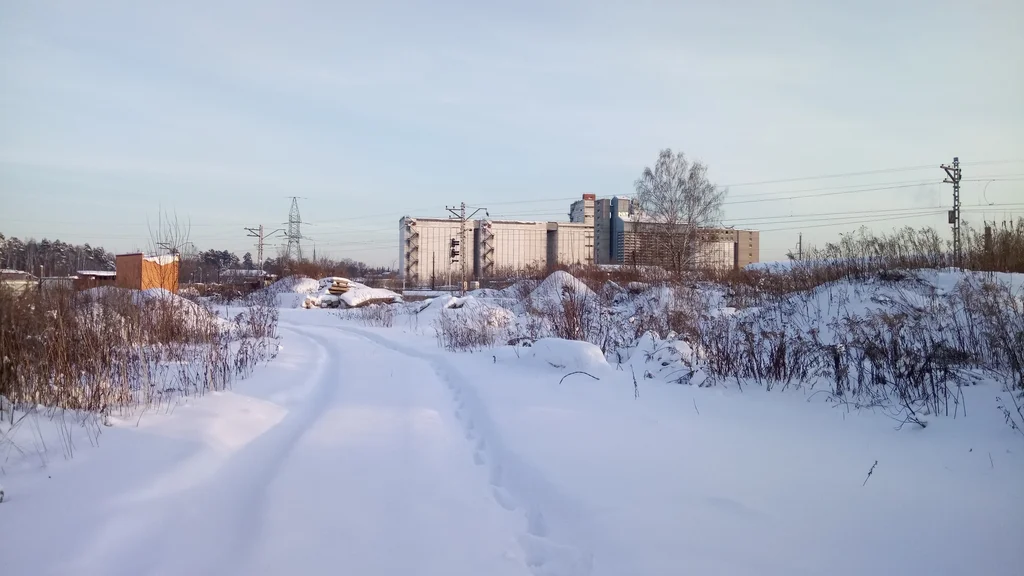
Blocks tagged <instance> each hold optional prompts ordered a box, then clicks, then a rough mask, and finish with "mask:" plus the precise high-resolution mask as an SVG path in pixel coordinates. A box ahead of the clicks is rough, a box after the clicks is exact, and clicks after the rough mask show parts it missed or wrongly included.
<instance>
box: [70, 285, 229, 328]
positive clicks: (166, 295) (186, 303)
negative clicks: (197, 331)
mask: <svg viewBox="0 0 1024 576" xmlns="http://www.w3.org/2000/svg"><path fill="white" fill-rule="evenodd" d="M81 295H82V296H83V297H85V298H88V299H90V300H99V299H102V298H119V297H126V298H130V299H131V301H132V302H133V303H134V304H135V305H136V306H142V305H143V304H147V303H157V304H158V305H159V306H161V307H162V306H168V307H171V308H173V309H174V310H175V311H176V313H177V314H179V315H180V316H181V317H182V318H184V320H185V321H186V322H188V323H191V324H194V325H202V324H206V323H210V322H213V323H216V324H217V325H218V326H222V327H224V326H228V325H230V324H231V322H230V321H228V320H226V319H224V318H221V317H220V316H218V315H217V314H216V313H214V312H212V311H211V310H209V309H207V308H204V307H203V306H200V305H199V304H196V303H195V302H192V301H191V300H189V299H187V298H182V297H181V296H179V295H177V294H175V293H173V292H171V291H169V290H167V289H164V288H150V289H148V290H131V289H128V288H118V287H115V286H99V287H96V288H89V289H88V290H83V291H82V292H81Z"/></svg>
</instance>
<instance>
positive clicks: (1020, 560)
mask: <svg viewBox="0 0 1024 576" xmlns="http://www.w3.org/2000/svg"><path fill="white" fill-rule="evenodd" d="M435 308H437V309H438V310H440V309H442V308H441V307H440V306H438V307H435ZM281 326H282V333H283V342H282V344H283V349H282V351H281V353H280V355H279V356H278V358H277V359H276V360H275V361H274V362H272V363H271V364H270V365H268V366H266V367H262V368H258V369H257V371H256V372H255V373H254V374H253V376H252V377H251V378H250V379H247V380H245V381H242V382H240V383H239V384H238V385H237V387H236V389H235V390H233V391H231V392H225V393H218V394H210V395H207V396H206V397H203V398H199V399H195V400H189V401H188V403H187V404H185V405H182V406H179V407H177V408H176V409H175V410H174V411H173V412H171V413H160V414H145V415H142V417H141V419H140V418H139V415H137V414H136V415H133V416H132V417H131V418H128V417H124V418H123V419H119V420H116V421H114V422H113V424H114V426H112V427H106V428H104V429H103V433H102V435H101V436H100V438H99V443H98V447H96V448H93V447H90V446H89V442H88V441H87V440H85V439H84V436H81V434H84V432H81V431H79V435H80V437H79V443H80V446H79V449H78V450H77V452H76V455H75V457H74V459H71V460H65V459H63V458H61V457H60V455H59V448H58V449H57V450H58V454H56V455H53V454H51V453H47V452H43V451H42V448H41V444H40V443H39V440H41V439H46V438H47V435H49V434H50V432H49V431H50V430H51V428H53V427H52V426H48V423H47V422H45V421H41V422H39V427H38V428H29V427H24V428H20V429H19V432H18V433H17V434H16V435H15V440H16V441H17V442H18V443H19V448H20V452H19V451H17V450H13V449H11V448H10V447H8V448H7V449H6V453H5V454H2V455H0V458H3V460H0V462H3V463H4V464H3V466H4V471H3V475H2V476H0V480H2V483H3V484H4V487H5V490H6V499H5V501H4V502H3V503H2V504H0V573H2V574H4V575H5V576H6V575H8V574H10V575H21V574H32V575H35V574H39V575H46V574H103V575H119V574H123V575H133V576H134V575H146V574H151V575H163V574H166V575H172V574H173V575H177V574H218V575H221V574H237V575H249V574H325V573H332V574H333V573H344V574H375V575H386V576H391V575H393V576H405V575H410V574H423V575H434V574H437V575H445V576H456V575H466V576H470V575H472V576H477V575H503V574H509V575H517V574H518V575H551V576H554V575H559V576H582V575H595V576H623V575H650V576H661V575H666V576H667V575H676V574H759V575H787V576H788V575H794V574H809V575H810V574H814V575H817V574H833V575H843V574H849V575H855V574H856V575H860V574H868V573H871V574H910V573H914V574H917V573H921V574H929V575H936V574H964V575H968V574H970V575H974V574H986V575H1002V574H1005V575H1019V574H1021V570H1022V567H1024V548H1022V547H1021V546H1020V542H1021V535H1022V534H1024V437H1022V436H1021V435H1020V434H1017V433H1015V432H1014V431H1013V430H1011V429H1010V428H1009V427H1008V426H1007V425H1006V424H1005V423H1004V422H1003V421H1002V415H1001V414H1000V413H999V412H998V411H997V410H996V397H997V396H999V395H1000V394H1001V392H1000V391H999V390H998V389H997V387H995V386H989V385H980V386H975V387H971V388H968V389H966V390H965V398H966V401H967V410H968V416H967V417H966V418H963V417H959V418H956V419H953V418H936V419H934V420H933V421H932V422H931V423H930V425H929V426H928V427H927V428H926V429H918V428H916V427H911V426H905V427H903V428H902V429H901V430H899V431H897V430H895V429H894V427H895V426H894V423H893V421H892V420H891V419H889V418H888V417H887V416H885V415H883V414H881V413H874V412H871V411H851V410H847V409H846V408H841V407H835V406H833V405H832V404H829V403H826V402H825V401H824V399H823V398H822V396H812V395H805V394H803V393H801V392H792V393H778V392H773V393H766V392H763V391H761V390H760V389H757V388H747V389H746V390H745V391H744V392H742V393H741V392H739V391H738V390H737V389H736V388H735V387H734V386H729V385H724V386H717V387H714V388H696V387H691V386H680V385H674V384H665V383H655V382H654V381H652V380H647V379H645V378H643V377H642V376H641V375H640V372H641V370H642V366H641V365H640V364H637V365H636V366H635V370H636V371H637V375H638V386H637V387H636V388H634V385H633V379H632V376H631V374H630V365H629V364H627V365H625V366H624V367H623V370H617V369H615V368H613V367H612V366H609V365H608V364H607V363H605V361H604V358H603V356H602V355H601V354H600V352H599V351H596V350H595V349H593V348H588V346H589V345H586V344H581V343H566V342H562V341H551V340H549V341H544V342H543V343H540V345H539V346H536V347H535V348H534V349H532V350H531V349H513V348H510V347H502V348H497V349H494V350H490V351H485V352H478V353H474V354H467V353H463V354H452V353H447V352H444V351H441V350H439V349H438V348H437V345H436V341H435V339H434V337H433V333H432V332H433V331H432V329H431V328H430V324H429V322H424V321H418V322H416V323H413V322H412V321H411V319H410V318H408V317H399V318H397V319H396V320H395V324H394V326H393V327H391V328H379V329H369V328H363V327H360V326H359V325H357V324H356V323H355V322H351V321H341V320H339V319H338V318H337V317H336V316H335V315H334V314H332V313H329V312H327V311H324V310H302V309H297V310H296V309H292V310H282V311H281ZM637 361H639V360H637ZM552 364H559V365H560V366H564V367H562V368H556V367H554V366H552ZM572 370H585V371H587V372H588V373H590V374H592V375H593V376H596V377H597V378H599V380H593V379H592V378H591V377H589V376H587V375H583V374H576V375H572V376H568V377H566V378H565V379H564V381H562V378H563V376H565V375H566V374H567V373H568V372H570V371H572ZM637 393H638V396H637ZM49 441H50V443H51V444H49V445H52V444H56V443H57V441H56V440H54V439H53V438H49ZM47 455H49V456H48V457H47V458H46V461H47V464H46V466H41V463H42V462H43V457H44V456H47ZM876 461H877V464H875V462H876ZM872 468H873V472H872V473H871V475H870V477H868V471H869V470H871V469H872Z"/></svg>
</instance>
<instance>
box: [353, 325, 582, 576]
mask: <svg viewBox="0 0 1024 576" xmlns="http://www.w3.org/2000/svg"><path fill="white" fill-rule="evenodd" d="M343 330H344V331H347V332H349V333H351V334H355V335H358V336H360V337H362V338H363V339H365V340H368V341H370V342H372V343H374V344H376V345H379V346H382V347H384V348H387V349H389V350H393V351H395V352H399V353H401V354H404V355H406V356H411V357H414V358H418V359H420V360H425V361H427V362H428V363H429V364H430V366H431V368H433V370H434V372H435V373H436V374H437V376H438V377H439V378H440V379H441V380H442V381H443V382H445V384H446V386H447V388H448V391H449V393H450V397H451V400H452V402H453V404H454V412H455V417H456V419H457V420H458V421H459V423H460V424H461V426H462V429H463V432H464V433H465V437H466V440H467V441H468V442H470V443H471V445H472V447H473V462H474V464H476V465H478V466H484V467H486V469H487V478H488V482H489V483H490V487H491V492H492V496H493V497H494V500H495V501H496V502H497V503H498V505H499V506H501V507H502V508H504V509H505V510H507V511H509V512H518V513H521V514H522V515H523V518H524V520H525V523H526V531H525V533H524V534H522V535H520V537H519V545H520V547H521V548H522V551H523V554H524V560H525V562H526V565H527V566H528V567H529V569H530V570H531V572H533V574H535V575H536V576H590V575H591V574H592V572H593V568H594V557H593V553H592V552H590V551H587V550H584V549H581V548H579V547H577V546H572V545H567V544H564V543H561V542H559V541H558V540H557V539H556V538H554V537H553V536H552V534H551V532H552V531H551V530H549V526H548V519H547V515H546V514H545V510H549V509H552V508H556V507H558V508H564V507H565V506H566V502H567V500H568V499H567V498H565V497H564V496H562V495H560V494H559V493H558V491H557V489H555V488H554V487H553V486H551V485H550V484H549V483H548V482H547V481H546V480H545V479H544V478H543V477H542V476H541V475H540V474H539V473H538V472H537V471H535V470H533V469H532V468H530V467H529V466H528V465H526V464H525V463H524V462H522V461H521V460H520V459H519V458H518V457H516V456H515V455H514V454H512V453H511V452H509V451H508V450H507V449H506V448H505V446H504V443H503V442H502V440H501V437H500V434H499V433H498V431H497V429H496V427H495V425H494V423H493V421H492V420H491V419H490V417H489V415H488V412H487V409H486V407H485V406H484V405H483V403H482V401H481V400H480V398H479V397H478V396H477V394H476V391H475V390H474V388H473V386H472V385H470V384H468V383H467V382H466V381H465V380H464V379H463V377H462V375H461V374H460V373H459V372H458V371H457V370H456V369H455V368H454V367H453V366H452V365H451V364H450V363H449V362H448V361H447V360H445V359H444V358H440V357H437V356H433V355H430V354H424V353H422V352H419V351H417V350H414V349H409V348H406V347H404V346H402V345H400V344H397V343H394V342H391V341H390V340H387V339H386V338H384V337H382V336H380V335H378V334H374V333H372V332H368V331H364V330H360V329H357V328H352V327H348V326H345V327H343ZM575 520H576V521H577V522H584V521H583V520H582V519H581V518H580V517H579V515H578V513H576V518H575Z"/></svg>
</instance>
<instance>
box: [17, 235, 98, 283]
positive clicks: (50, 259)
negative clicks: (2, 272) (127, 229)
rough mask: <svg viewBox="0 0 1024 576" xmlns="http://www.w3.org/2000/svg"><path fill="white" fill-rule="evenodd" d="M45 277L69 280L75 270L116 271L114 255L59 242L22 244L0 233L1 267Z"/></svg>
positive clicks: (29, 241) (87, 245) (27, 242)
mask: <svg viewBox="0 0 1024 576" xmlns="http://www.w3.org/2000/svg"><path fill="white" fill-rule="evenodd" d="M40 266H42V267H43V274H44V275H46V276H66V275H69V274H74V273H75V271H76V270H113V269H114V255H113V254H112V253H110V252H107V251H106V250H104V249H103V248H102V247H100V246H96V247H93V246H90V245H89V244H82V245H75V244H68V243H67V242H61V241H60V240H53V241H51V240H47V239H46V238H44V239H42V240H39V241H36V240H34V239H30V240H27V241H23V240H21V239H19V238H15V237H12V238H7V237H6V236H4V235H3V233H0V267H2V268H8V269H14V270H24V271H26V272H31V273H33V274H36V275H38V274H39V267H40Z"/></svg>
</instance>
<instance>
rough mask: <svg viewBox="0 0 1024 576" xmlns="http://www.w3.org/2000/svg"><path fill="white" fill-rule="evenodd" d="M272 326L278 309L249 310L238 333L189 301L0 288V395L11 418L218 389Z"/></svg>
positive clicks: (260, 353)
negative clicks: (30, 411)
mask: <svg viewBox="0 0 1024 576" xmlns="http://www.w3.org/2000/svg"><path fill="white" fill-rule="evenodd" d="M276 322H277V315H276V309H275V310H273V311H270V310H268V309H266V308H254V309H251V310H250V312H249V316H248V319H247V323H246V325H245V326H241V327H238V328H237V329H236V328H235V327H234V326H233V325H232V324H231V323H228V322H225V321H223V320H221V319H217V318H216V317H215V316H214V315H213V314H212V313H211V312H210V311H209V310H208V309H205V308H203V307H201V306H198V305H196V304H194V303H191V302H187V301H183V300H181V299H178V298H173V297H170V296H168V297H166V298H161V297H157V298H153V297H143V295H142V293H140V292H137V291H129V290H118V289H113V290H106V291H101V292H99V293H98V294H87V293H75V292H71V291H43V292H37V291H30V292H25V293H15V292H13V291H11V290H7V289H4V288H2V287H0V397H4V398H6V399H7V403H6V406H8V407H9V410H10V412H9V416H10V418H11V419H12V421H13V418H14V413H15V411H24V410H25V409H30V408H31V407H34V406H37V405H42V406H44V407H47V409H49V410H56V411H63V410H77V411H82V412H84V413H93V414H97V413H102V414H106V413H108V412H110V411H112V410H116V409H120V408H125V407H131V406H136V405H140V404H142V405H150V404H152V403H159V402H164V401H167V400H169V399H170V398H172V397H174V396H175V395H182V394H186V395H187V394H202V393H204V392H206V391H209V390H222V389H224V388H226V387H228V386H229V385H230V384H231V382H232V380H233V378H234V377H235V376H237V375H242V374H244V373H246V372H247V371H248V369H249V368H250V367H251V365H252V364H253V363H255V362H258V361H260V360H262V359H265V358H266V357H267V353H268V352H267V350H268V349H269V348H268V346H266V343H267V341H268V339H272V338H274V337H276ZM274 350H275V351H276V348H274ZM270 353H271V354H272V353H273V352H270ZM3 417H4V414H3V413H2V411H0V420H2V419H3Z"/></svg>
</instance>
